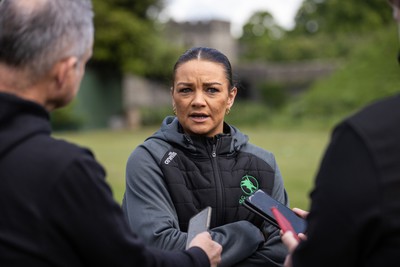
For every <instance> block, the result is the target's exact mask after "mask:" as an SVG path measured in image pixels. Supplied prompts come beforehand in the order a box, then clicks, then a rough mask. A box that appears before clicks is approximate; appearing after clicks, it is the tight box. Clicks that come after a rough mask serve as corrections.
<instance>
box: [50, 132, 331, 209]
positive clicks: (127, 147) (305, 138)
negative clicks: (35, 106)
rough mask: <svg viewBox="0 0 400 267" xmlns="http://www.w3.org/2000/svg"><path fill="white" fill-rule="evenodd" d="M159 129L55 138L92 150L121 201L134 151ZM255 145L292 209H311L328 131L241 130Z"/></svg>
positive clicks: (63, 135) (70, 134) (79, 133)
mask: <svg viewBox="0 0 400 267" xmlns="http://www.w3.org/2000/svg"><path fill="white" fill-rule="evenodd" d="M156 129H157V128H144V129H140V130H135V131H109V130H104V131H87V132H68V133H64V132H62V133H61V132H57V133H54V136H55V137H56V138H62V139H66V140H68V141H71V142H74V143H77V144H80V145H82V146H85V147H88V148H90V149H91V150H92V151H93V152H94V154H95V156H96V158H97V159H98V161H100V162H101V163H102V164H103V166H105V168H106V171H107V180H108V182H109V183H110V185H111V187H112V189H113V193H114V197H115V199H116V200H117V201H118V202H121V200H122V196H123V194H124V191H125V164H126V160H127V158H128V156H129V154H130V153H131V151H132V150H133V149H134V148H135V147H136V146H137V145H139V144H140V143H142V142H143V141H144V140H145V139H146V137H148V136H149V135H151V134H152V133H153V132H154V131H155V130H156ZM240 129H241V130H242V131H243V132H244V133H246V134H247V135H248V136H249V138H250V141H251V142H252V143H253V144H256V145H258V146H261V147H263V148H265V149H267V150H269V151H272V152H273V153H274V154H275V156H276V160H277V162H278V165H279V168H280V170H281V173H282V176H283V179H284V182H285V186H286V189H287V192H288V195H289V199H290V206H291V207H300V208H303V209H308V205H309V199H308V194H309V192H310V190H311V188H312V185H313V181H314V176H315V172H316V171H317V168H318V165H319V162H320V158H321V156H322V154H323V152H324V150H325V147H326V144H327V141H328V138H329V132H328V131H323V130H306V129H298V130H293V129H290V130H282V129H268V128H258V127H257V128H250V127H246V128H245V127H240Z"/></svg>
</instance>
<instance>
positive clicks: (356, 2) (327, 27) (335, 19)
mask: <svg viewBox="0 0 400 267" xmlns="http://www.w3.org/2000/svg"><path fill="white" fill-rule="evenodd" d="M390 12H391V10H390V8H389V7H388V6H387V5H385V4H384V3H383V1H382V0H347V1H341V0H304V2H303V4H302V6H301V8H300V9H299V11H298V13H297V15H296V19H295V21H296V27H295V32H297V33H300V34H315V33H321V32H324V33H329V34H337V33H365V32H368V31H372V30H375V29H378V28H380V27H382V26H383V25H387V24H388V23H389V22H391V18H390Z"/></svg>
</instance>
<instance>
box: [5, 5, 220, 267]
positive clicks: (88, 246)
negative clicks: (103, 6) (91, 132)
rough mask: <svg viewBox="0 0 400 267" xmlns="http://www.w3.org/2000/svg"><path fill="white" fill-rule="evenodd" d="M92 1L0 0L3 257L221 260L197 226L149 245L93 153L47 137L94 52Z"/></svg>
mask: <svg viewBox="0 0 400 267" xmlns="http://www.w3.org/2000/svg"><path fill="white" fill-rule="evenodd" d="M92 17H93V14H92V7H91V2H90V1H89V0H2V1H0V140H1V142H0V266H4V267H6V266H24V267H25V266H29V267H35V266H74V267H79V266H113V267H114V266H171V267H172V266H173V267H176V266H190V267H191V266H199V267H200V266H210V265H211V266H216V265H217V263H218V262H219V260H220V253H221V246H220V245H219V244H217V243H216V242H214V241H212V240H211V237H210V234H209V233H206V232H204V233H202V234H199V235H198V237H197V238H196V239H194V240H193V242H192V243H191V246H192V247H191V248H190V249H188V250H187V251H176V252H165V251H161V250H156V249H154V248H149V247H146V246H145V245H144V244H143V242H141V241H140V239H139V238H138V237H137V236H136V235H135V234H133V233H132V231H131V230H130V229H129V226H128V224H127V223H126V220H125V218H124V216H123V213H122V210H121V208H120V206H119V205H118V204H117V203H116V202H115V201H114V200H113V196H112V193H111V190H110V188H109V186H108V185H107V183H106V181H105V172H104V170H103V168H102V167H101V166H100V165H99V163H97V162H96V160H95V159H94V156H93V155H92V153H91V152H90V151H89V150H87V149H84V148H80V147H78V146H75V145H73V144H70V143H67V142H65V141H61V140H56V139H54V138H52V137H51V127H50V122H49V112H50V111H52V110H54V109H55V108H58V107H62V106H64V105H66V104H67V103H68V102H70V101H71V100H72V99H73V98H74V96H75V95H76V93H77V91H78V88H79V85H80V82H81V79H82V77H83V75H84V70H85V64H86V62H87V61H88V59H89V58H90V56H91V53H92V43H93V22H92Z"/></svg>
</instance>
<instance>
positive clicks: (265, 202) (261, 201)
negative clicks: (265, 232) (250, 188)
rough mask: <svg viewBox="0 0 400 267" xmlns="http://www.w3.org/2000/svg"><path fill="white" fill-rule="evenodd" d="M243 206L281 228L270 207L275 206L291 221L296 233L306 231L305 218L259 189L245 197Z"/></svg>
mask: <svg viewBox="0 0 400 267" xmlns="http://www.w3.org/2000/svg"><path fill="white" fill-rule="evenodd" d="M243 206H245V207H246V208H247V209H249V210H250V211H252V212H254V213H256V214H258V215H259V216H261V217H262V218H263V219H264V220H266V221H268V222H269V223H270V224H272V225H274V226H275V227H277V228H279V229H281V228H280V226H279V224H278V222H277V220H276V219H275V216H274V214H273V213H272V210H271V208H272V207H276V208H277V209H278V210H279V212H280V213H282V215H283V216H285V218H286V219H287V220H288V221H289V222H290V223H291V225H292V226H293V229H294V231H295V232H296V233H305V231H306V228H307V223H306V220H304V219H303V218H301V217H299V216H297V214H296V213H294V211H292V210H291V209H290V208H289V207H287V206H285V205H284V204H282V203H281V202H279V201H277V200H275V199H274V198H272V197H271V196H269V195H268V194H267V193H265V192H264V191H263V190H261V189H259V190H257V191H256V192H255V193H254V194H253V195H251V196H249V197H248V198H246V199H245V201H244V202H243Z"/></svg>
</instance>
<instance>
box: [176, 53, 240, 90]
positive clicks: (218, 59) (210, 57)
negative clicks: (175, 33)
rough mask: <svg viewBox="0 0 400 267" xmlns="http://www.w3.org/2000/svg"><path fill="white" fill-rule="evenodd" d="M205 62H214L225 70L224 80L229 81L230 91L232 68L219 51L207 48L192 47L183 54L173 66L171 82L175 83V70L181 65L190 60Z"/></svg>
mask: <svg viewBox="0 0 400 267" xmlns="http://www.w3.org/2000/svg"><path fill="white" fill-rule="evenodd" d="M194 59H197V60H205V61H210V62H215V63H219V64H221V65H222V66H223V67H224V69H225V74H226V78H227V79H228V81H229V85H230V89H232V88H233V87H234V86H235V84H234V81H233V78H232V66H231V63H230V62H229V59H228V58H227V57H226V56H225V55H224V54H222V53H221V52H220V51H218V50H217V49H214V48H209V47H193V48H191V49H189V50H187V51H186V52H185V53H183V54H182V55H181V56H180V57H179V59H178V61H177V62H176V63H175V66H174V74H173V81H175V74H176V70H177V69H178V68H179V67H180V66H181V65H182V64H183V63H186V62H188V61H191V60H194Z"/></svg>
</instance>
